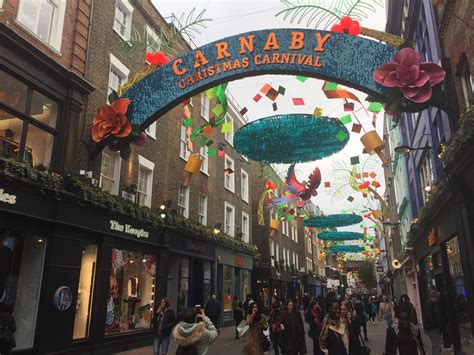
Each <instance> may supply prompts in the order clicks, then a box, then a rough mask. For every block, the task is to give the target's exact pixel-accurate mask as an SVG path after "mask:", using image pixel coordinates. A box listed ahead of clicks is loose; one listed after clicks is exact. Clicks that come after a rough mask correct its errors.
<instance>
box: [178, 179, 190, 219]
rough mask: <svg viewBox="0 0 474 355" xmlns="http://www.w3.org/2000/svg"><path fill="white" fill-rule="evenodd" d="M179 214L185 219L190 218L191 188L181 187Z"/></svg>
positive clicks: (179, 192)
mask: <svg viewBox="0 0 474 355" xmlns="http://www.w3.org/2000/svg"><path fill="white" fill-rule="evenodd" d="M178 212H179V214H180V215H181V216H183V217H186V218H188V217H189V187H184V186H182V185H180V186H179V191H178Z"/></svg>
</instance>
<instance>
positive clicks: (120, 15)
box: [114, 0, 133, 41]
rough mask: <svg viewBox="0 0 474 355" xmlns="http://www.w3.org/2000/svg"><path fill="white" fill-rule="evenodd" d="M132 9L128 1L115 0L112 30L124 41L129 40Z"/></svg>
mask: <svg viewBox="0 0 474 355" xmlns="http://www.w3.org/2000/svg"><path fill="white" fill-rule="evenodd" d="M132 13H133V7H132V5H131V4H130V3H129V2H128V0H117V3H116V5H115V19H114V30H115V32H117V33H118V34H119V35H120V37H122V38H123V39H124V40H126V41H128V40H130V32H131V30H132Z"/></svg>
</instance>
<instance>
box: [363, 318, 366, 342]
mask: <svg viewBox="0 0 474 355" xmlns="http://www.w3.org/2000/svg"><path fill="white" fill-rule="evenodd" d="M362 330H363V331H364V337H365V340H367V321H366V320H365V318H364V321H363V322H362Z"/></svg>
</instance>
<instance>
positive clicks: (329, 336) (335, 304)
mask: <svg viewBox="0 0 474 355" xmlns="http://www.w3.org/2000/svg"><path fill="white" fill-rule="evenodd" d="M319 346H320V348H321V350H322V351H323V353H324V354H326V355H348V354H349V332H348V329H347V323H346V322H345V321H344V319H341V306H340V304H339V301H337V300H335V299H333V300H331V302H330V304H328V315H327V316H326V317H325V318H324V322H323V327H322V330H321V336H320V337H319Z"/></svg>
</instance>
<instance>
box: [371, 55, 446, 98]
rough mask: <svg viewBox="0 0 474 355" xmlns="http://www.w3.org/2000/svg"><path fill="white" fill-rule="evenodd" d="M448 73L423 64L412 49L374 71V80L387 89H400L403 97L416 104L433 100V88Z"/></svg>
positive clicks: (426, 63) (434, 65) (432, 65)
mask: <svg viewBox="0 0 474 355" xmlns="http://www.w3.org/2000/svg"><path fill="white" fill-rule="evenodd" d="M445 76H446V73H445V71H444V69H443V68H441V67H440V66H439V65H437V64H434V63H430V62H423V63H422V62H421V61H420V55H419V54H418V53H417V52H416V51H415V50H414V49H412V48H403V49H401V50H399V51H398V52H397V53H396V54H395V55H394V56H393V59H392V61H391V62H389V63H386V64H384V65H382V66H381V67H380V68H378V69H376V70H375V71H374V80H375V81H376V82H377V83H379V84H381V85H383V86H386V87H389V88H392V87H398V88H400V90H401V92H402V93H403V96H405V98H407V99H408V100H410V101H413V102H416V103H422V102H426V101H428V100H429V99H430V98H431V95H432V87H433V86H434V85H436V84H438V83H440V82H442V81H443V80H444V77H445Z"/></svg>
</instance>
